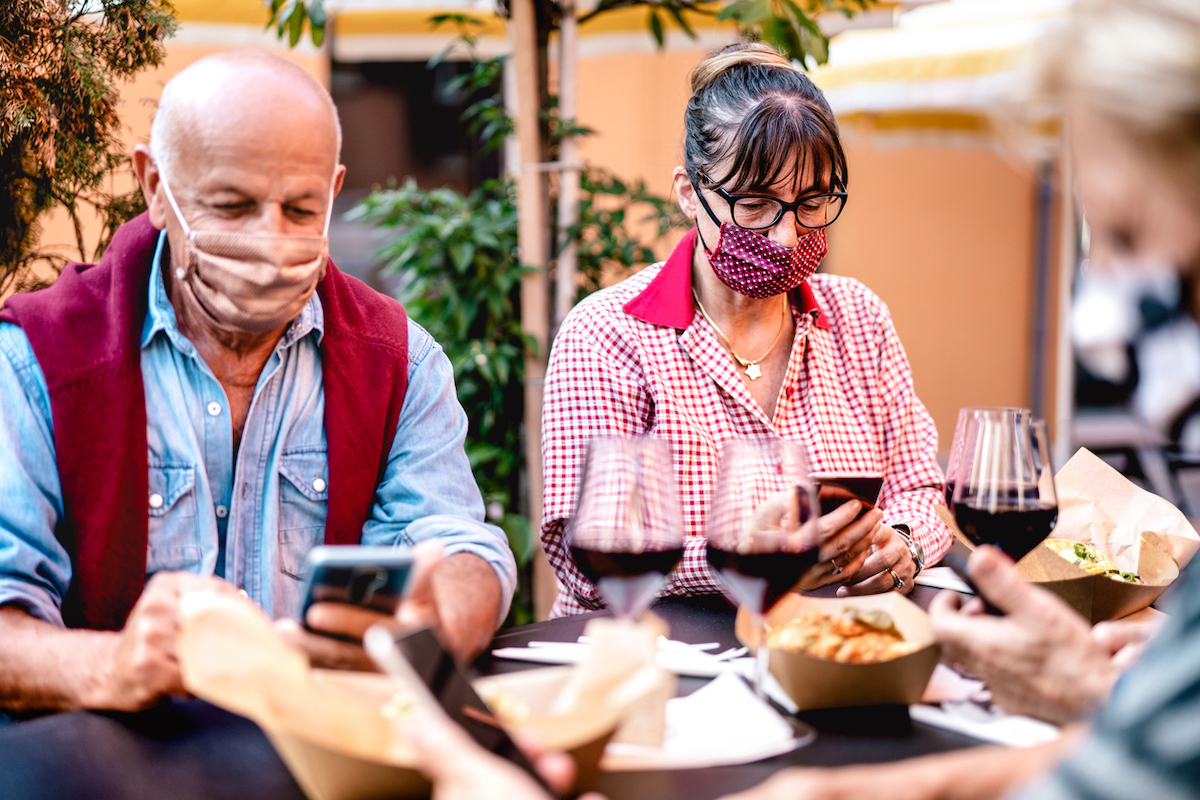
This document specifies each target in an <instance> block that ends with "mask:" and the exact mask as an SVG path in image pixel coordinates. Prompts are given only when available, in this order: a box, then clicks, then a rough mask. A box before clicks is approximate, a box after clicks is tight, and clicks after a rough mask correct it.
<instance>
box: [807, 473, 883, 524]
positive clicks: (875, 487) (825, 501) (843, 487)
mask: <svg viewBox="0 0 1200 800" xmlns="http://www.w3.org/2000/svg"><path fill="white" fill-rule="evenodd" d="M812 477H813V479H814V480H815V481H816V482H817V496H818V498H819V499H820V501H821V515H822V516H824V515H825V514H828V513H829V512H831V511H833V510H834V509H836V508H838V507H839V506H841V505H842V504H843V503H846V502H849V501H850V500H859V501H861V502H862V504H863V508H862V511H861V512H860V513H859V516H862V515H863V514H865V513H867V512H868V511H869V510H871V509H872V508H874V507H875V504H876V503H877V502H879V491H880V490H881V489H882V488H883V476H882V475H879V474H872V473H837V474H835V473H813V476H812Z"/></svg>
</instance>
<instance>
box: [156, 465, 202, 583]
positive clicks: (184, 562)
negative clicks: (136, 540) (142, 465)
mask: <svg viewBox="0 0 1200 800" xmlns="http://www.w3.org/2000/svg"><path fill="white" fill-rule="evenodd" d="M149 478H150V497H149V508H148V509H147V510H148V512H149V525H148V528H149V531H148V532H149V537H148V542H147V554H146V574H147V575H152V574H154V573H155V572H162V571H164V570H166V571H173V572H180V571H183V572H196V571H197V570H198V568H199V566H200V562H201V560H202V555H203V554H202V551H201V549H200V530H199V524H198V522H197V520H196V467H195V465H193V464H186V463H178V462H172V463H151V464H150V473H149Z"/></svg>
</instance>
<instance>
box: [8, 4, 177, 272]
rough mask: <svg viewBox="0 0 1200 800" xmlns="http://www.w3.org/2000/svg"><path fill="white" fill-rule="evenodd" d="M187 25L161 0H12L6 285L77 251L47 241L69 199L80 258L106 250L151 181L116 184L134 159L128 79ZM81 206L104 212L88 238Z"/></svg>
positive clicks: (155, 60)
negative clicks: (123, 102)
mask: <svg viewBox="0 0 1200 800" xmlns="http://www.w3.org/2000/svg"><path fill="white" fill-rule="evenodd" d="M174 30H175V20H174V14H173V11H172V9H171V6H170V5H168V4H167V3H165V2H158V0H90V2H74V1H73V0H6V2H3V3H0V87H3V88H2V90H0V295H3V294H4V293H5V292H6V291H7V290H9V289H16V290H20V289H27V288H33V287H34V286H36V285H38V282H37V280H36V279H34V278H31V277H30V276H31V272H32V267H33V266H34V265H37V264H42V265H45V266H47V267H48V268H49V269H50V270H51V271H53V272H57V271H58V270H61V269H62V267H63V265H64V264H65V263H66V259H65V258H64V257H63V256H62V255H60V254H57V253H50V252H46V251H42V250H38V249H37V247H36V243H37V241H38V237H39V234H40V229H39V222H40V220H41V219H42V217H43V215H44V214H45V213H46V212H48V211H50V210H51V209H52V208H54V207H56V206H57V207H61V208H63V209H65V210H66V212H67V215H68V217H69V218H70V220H71V221H72V223H73V226H74V229H75V244H76V246H77V248H78V251H79V259H80V260H81V261H88V260H91V259H93V258H96V257H98V256H99V255H100V254H101V253H102V252H103V250H104V247H105V246H106V244H107V242H108V241H109V239H110V238H111V236H112V233H113V232H114V231H115V230H116V228H117V227H118V226H120V225H121V223H123V222H125V221H126V220H127V219H129V218H131V217H133V216H135V215H136V214H138V213H139V212H140V211H141V210H142V209H143V208H144V206H143V205H142V199H141V192H140V191H138V190H137V189H135V190H134V191H132V192H129V193H126V194H119V193H115V192H113V191H112V190H111V188H110V187H111V186H112V184H113V179H114V176H115V175H116V174H118V173H119V172H121V171H122V170H123V169H125V168H127V166H128V164H129V160H128V156H127V154H126V152H125V146H124V143H123V142H122V141H121V129H122V126H121V120H120V117H119V115H118V113H117V109H118V105H119V102H120V100H119V96H118V92H117V82H118V81H119V80H128V79H129V78H131V77H132V76H134V75H136V74H137V73H138V72H140V71H142V70H143V69H145V68H146V67H150V66H157V65H158V64H161V63H162V60H163V56H164V49H163V41H164V40H165V39H166V38H167V37H168V36H170V35H171V34H172V33H173V32H174ZM81 206H91V207H92V208H93V210H94V211H95V212H96V214H97V215H98V216H99V217H100V218H101V220H102V221H103V222H104V228H103V231H102V232H101V235H100V238H99V241H98V242H97V243H96V244H95V246H93V247H91V248H89V247H88V246H87V243H86V242H85V241H84V234H83V223H82V220H81V216H80V214H81V211H80V209H81Z"/></svg>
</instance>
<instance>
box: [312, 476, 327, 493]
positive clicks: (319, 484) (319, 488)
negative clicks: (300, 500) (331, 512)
mask: <svg viewBox="0 0 1200 800" xmlns="http://www.w3.org/2000/svg"><path fill="white" fill-rule="evenodd" d="M313 491H314V492H323V491H325V481H323V480H321V479H320V478H314V479H313Z"/></svg>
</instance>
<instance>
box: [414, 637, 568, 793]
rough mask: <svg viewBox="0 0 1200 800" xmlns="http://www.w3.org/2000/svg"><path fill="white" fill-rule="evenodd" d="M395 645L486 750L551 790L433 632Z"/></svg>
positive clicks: (450, 715) (443, 706)
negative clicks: (517, 767) (509, 762)
mask: <svg viewBox="0 0 1200 800" xmlns="http://www.w3.org/2000/svg"><path fill="white" fill-rule="evenodd" d="M395 642H396V646H397V647H398V648H399V649H400V652H401V653H403V654H404V657H405V658H406V659H407V660H408V663H409V664H411V665H412V668H413V670H414V671H415V672H416V673H417V676H418V677H419V678H420V679H421V681H422V682H423V683H424V684H425V685H426V686H427V687H429V691H430V693H431V694H432V695H433V696H434V697H435V698H437V701H438V703H439V704H440V705H441V707H442V709H443V710H444V711H445V712H446V714H447V715H448V716H449V717H450V719H452V720H454V721H455V722H457V723H458V724H459V725H461V726H462V727H463V728H464V729H466V731H467V733H469V734H470V735H471V738H472V739H474V740H475V741H476V742H478V743H479V744H480V746H482V747H483V748H484V749H486V750H490V751H491V752H493V753H495V754H496V755H498V756H500V757H501V758H504V759H507V760H508V761H511V762H512V763H514V764H516V765H517V766H519V767H520V768H521V769H523V770H525V771H526V772H527V773H529V774H530V775H531V776H532V777H533V778H534V780H536V781H537V782H538V783H539V784H540V785H541V786H542V787H543V788H546V789H547V791H549V788H548V787H546V785H545V783H544V782H543V781H542V778H541V776H539V775H538V774H537V770H535V769H534V767H533V764H531V763H530V761H529V759H528V758H526V757H525V753H523V752H522V751H521V749H520V748H519V747H517V746H516V744H515V743H514V742H513V740H512V739H510V738H509V736H508V734H507V733H506V732H505V730H504V728H502V727H501V726H500V722H499V720H497V719H496V717H495V716H494V715H493V714H492V712H491V710H490V709H489V708H488V707H487V704H486V703H484V702H483V699H482V698H480V696H479V695H478V694H477V693H476V692H475V689H474V688H473V687H472V686H471V684H470V682H469V681H468V680H467V677H466V676H465V675H464V674H463V673H462V670H460V669H459V668H458V665H456V664H455V663H454V659H453V658H451V656H450V654H449V653H447V652H446V650H445V648H443V647H442V644H441V642H439V641H438V639H437V637H436V636H435V635H434V634H433V631H431V630H429V629H428V628H425V629H423V630H419V631H417V632H416V633H410V634H408V635H406V636H398V637H396V639H395ZM551 793H552V794H553V792H551Z"/></svg>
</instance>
